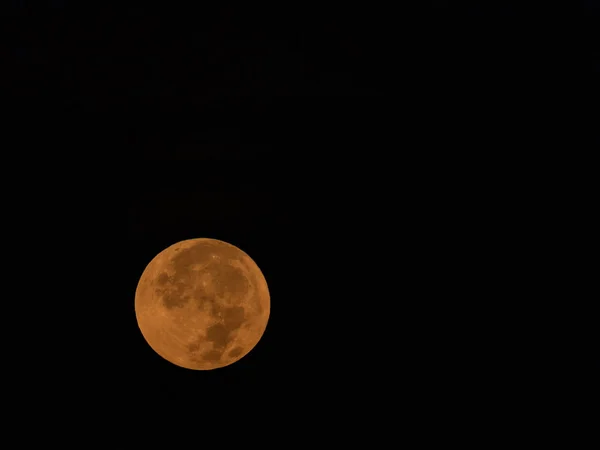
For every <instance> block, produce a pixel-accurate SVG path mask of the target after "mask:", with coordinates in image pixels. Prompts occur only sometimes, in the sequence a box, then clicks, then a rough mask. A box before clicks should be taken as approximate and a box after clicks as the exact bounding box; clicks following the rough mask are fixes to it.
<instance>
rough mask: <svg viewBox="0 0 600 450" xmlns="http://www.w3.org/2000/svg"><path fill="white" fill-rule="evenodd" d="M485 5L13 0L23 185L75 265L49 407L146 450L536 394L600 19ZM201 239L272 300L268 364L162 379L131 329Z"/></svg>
mask: <svg viewBox="0 0 600 450" xmlns="http://www.w3.org/2000/svg"><path fill="white" fill-rule="evenodd" d="M471 3H472V4H462V5H455V4H454V3H452V4H451V2H443V1H438V2H430V3H427V4H423V5H421V6H419V7H416V6H404V5H402V6H400V8H399V9H398V10H396V11H394V12H392V11H391V10H390V11H385V10H376V9H375V8H370V7H369V8H367V7H358V6H356V7H350V6H347V5H346V6H344V8H330V9H327V8H318V9H311V8H308V7H300V6H298V7H291V6H285V7H278V6H277V7H269V8H266V7H265V8H262V9H261V8H260V7H255V6H254V5H252V6H251V7H250V6H247V7H239V8H237V7H236V8H233V7H209V6H201V7H199V8H197V9H192V8H190V7H187V8H183V9H182V8H176V7H171V6H170V5H162V6H161V7H158V6H157V7H154V6H150V5H146V6H143V7H139V8H138V7H125V6H121V7H119V8H116V9H111V8H109V7H106V6H104V7H100V8H97V9H94V8H91V7H89V6H86V7H82V6H80V5H74V4H72V3H70V2H64V1H63V2H51V5H50V6H49V7H48V8H45V9H43V10H39V9H37V8H33V7H30V6H29V5H28V4H27V2H14V4H13V9H12V10H11V11H12V13H11V14H9V15H8V16H6V17H7V22H6V23H7V25H8V28H9V30H10V31H13V32H14V33H11V41H10V42H9V52H8V53H7V54H8V60H9V63H8V64H7V66H6V67H7V69H6V71H5V73H4V75H3V76H5V77H7V86H10V93H9V94H8V95H7V96H6V99H7V102H6V105H8V106H9V108H10V117H9V119H8V121H7V122H6V128H7V130H10V131H15V132H16V133H15V134H16V138H15V139H14V140H12V141H10V142H11V144H10V146H11V147H12V149H13V151H14V155H15V158H14V159H10V157H8V159H7V164H6V166H5V169H4V170H5V172H6V177H7V179H10V177H11V176H18V177H19V180H20V181H19V182H18V183H19V185H23V186H27V187H28V188H24V192H25V191H27V190H28V189H30V190H31V191H32V192H35V193H34V194H31V195H32V198H31V201H28V202H27V203H26V204H25V205H26V206H22V205H21V206H18V208H19V210H20V211H22V212H21V213H20V214H21V215H22V216H24V215H25V214H27V216H28V217H29V215H33V216H34V219H32V220H30V221H26V223H28V224H30V225H27V226H26V228H27V231H28V232H31V234H34V235H39V234H40V233H41V234H44V235H49V236H51V238H50V239H46V240H47V241H50V243H49V244H47V245H48V247H49V248H48V250H47V251H48V252H52V254H53V255H56V256H55V257H54V259H53V261H57V262H56V264H57V265H58V266H60V267H65V265H67V264H68V266H69V267H73V268H72V269H69V270H68V271H66V270H64V269H63V270H62V271H61V277H60V278H59V280H63V281H61V283H65V281H64V280H65V278H68V279H69V280H71V281H70V284H72V286H73V287H72V288H71V289H69V290H68V291H69V292H68V293H61V294H60V295H63V296H68V297H69V298H71V297H73V302H64V309H65V310H64V311H62V308H59V309H61V311H60V320H58V322H57V323H60V324H61V325H60V326H56V327H51V328H52V329H51V330H50V331H49V333H48V335H47V336H48V337H47V339H49V340H51V341H52V342H53V344H48V347H52V348H69V349H71V350H69V351H67V352H62V353H61V355H58V356H57V355H56V354H54V355H53V356H52V357H51V359H50V362H48V363H46V364H47V365H48V366H49V367H53V369H52V370H53V374H45V375H37V376H39V377H41V378H40V379H43V380H44V383H42V384H43V385H44V386H46V387H47V389H48V390H49V391H53V392H55V391H56V388H55V386H56V385H60V386H63V385H64V388H62V389H61V392H62V394H61V396H62V397H64V398H69V399H73V397H76V400H78V401H80V402H82V406H81V407H83V408H84V409H87V408H90V407H91V408H93V409H94V410H95V411H96V410H97V411H100V410H104V409H103V408H104V406H102V405H105V404H106V403H109V404H110V407H108V408H107V409H106V411H105V412H103V413H102V417H104V419H103V420H104V421H105V422H103V423H105V426H106V427H107V429H110V430H112V429H113V426H114V425H115V423H116V422H117V419H118V418H119V419H122V418H123V417H125V418H126V420H125V423H126V424H128V425H127V426H126V427H125V430H127V431H129V432H132V433H133V434H134V435H135V436H137V437H138V438H142V437H143V436H144V435H146V431H144V430H145V429H147V427H151V428H154V427H157V428H164V429H170V428H169V426H168V425H167V424H166V423H165V421H173V423H179V427H180V428H181V425H182V422H187V421H188V420H190V421H191V422H192V426H193V427H199V428H202V426H203V425H201V424H202V423H205V422H203V420H204V419H205V418H212V419H214V420H215V421H216V422H221V424H222V425H223V424H224V429H230V426H229V425H228V424H231V428H235V429H230V430H229V431H228V433H229V434H233V435H235V434H236V433H238V432H237V431H236V430H237V427H239V426H241V424H242V423H247V424H252V425H253V426H256V425H257V424H259V423H263V424H264V425H263V426H268V427H274V426H275V425H274V424H275V423H282V424H283V425H288V426H290V427H293V428H295V427H296V426H298V423H301V424H303V425H301V426H300V428H301V430H300V431H297V432H296V434H294V436H297V437H298V439H301V438H302V437H307V436H312V435H313V433H314V430H316V429H321V427H323V428H324V429H325V430H328V431H329V432H330V433H334V431H333V430H334V429H335V426H334V425H333V424H332V423H331V422H332V418H333V417H335V418H336V419H335V422H336V423H339V424H340V426H342V427H347V426H350V425H348V423H349V422H350V423H351V422H352V419H354V420H357V419H356V416H355V415H356V414H358V411H362V412H361V413H360V416H364V412H365V411H371V412H370V413H368V414H367V415H371V413H373V414H375V412H378V415H380V414H381V412H382V411H383V410H384V409H385V408H387V410H388V411H397V414H398V418H396V419H394V418H393V417H394V416H387V415H385V417H386V418H387V419H386V420H384V419H381V420H380V421H379V425H378V426H380V427H383V428H384V429H387V428H388V425H386V424H387V421H390V425H389V427H391V428H394V427H398V426H399V425H398V423H399V422H402V423H403V424H406V421H407V420H408V421H410V420H413V421H414V422H415V423H422V422H421V419H422V418H423V417H430V416H435V415H438V414H442V415H443V414H449V413H450V412H451V411H453V410H457V409H466V410H469V411H477V410H479V408H490V407H491V408H492V409H494V408H500V409H501V406H500V405H502V407H504V406H506V405H507V404H509V403H510V402H509V401H508V400H507V398H511V394H514V392H515V391H519V392H524V391H527V392H532V390H535V389H534V388H533V386H539V385H540V383H541V381H543V380H541V381H540V379H539V378H534V377H533V375H530V374H528V371H527V370H526V369H525V368H524V367H529V366H528V365H531V360H532V359H535V358H534V357H533V356H532V355H539V354H540V353H543V352H542V351H541V350H540V346H541V345H542V344H541V343H540V342H542V341H543V339H542V337H540V336H538V335H536V334H535V332H533V331H527V330H531V328H532V320H533V319H531V317H532V316H531V314H530V313H532V311H533V310H535V306H536V305H533V303H535V299H534V298H532V297H535V296H534V295H533V294H532V293H531V291H529V290H528V289H524V288H517V286H518V285H520V284H521V282H523V281H527V280H530V279H531V277H532V276H533V275H532V273H533V268H534V266H535V263H534V262H533V261H534V258H535V257H536V255H538V256H539V252H540V251H542V250H540V248H539V247H538V244H539V242H538V240H541V237H540V236H542V235H543V231H544V226H543V225H540V223H539V222H538V221H537V220H536V217H537V215H538V214H540V213H541V210H542V209H544V207H545V206H546V202H547V201H549V200H548V199H547V194H548V192H549V191H548V190H549V189H550V188H549V187H548V186H547V185H545V184H544V183H543V182H540V181H539V178H538V177H546V176H549V175H552V173H550V172H551V170H552V169H550V168H549V167H551V166H553V164H556V163H557V162H560V161H561V158H563V156H564V152H563V151H562V150H564V149H565V148H566V143H567V142H569V145H570V146H571V147H572V146H573V145H575V144H574V143H573V139H575V138H574V136H575V137H578V136H580V134H581V132H580V131H581V129H582V127H583V128H585V126H586V124H588V122H590V121H591V118H590V117H589V116H588V117H587V118H586V117H585V116H584V115H583V114H582V113H581V112H582V111H585V105H583V106H582V104H585V102H586V101H589V99H590V98H591V96H590V95H587V94H591V91H587V90H586V89H588V88H589V86H591V85H592V84H591V83H590V81H592V80H594V79H595V80H597V75H598V66H597V64H598V63H597V52H596V53H593V52H592V49H591V48H590V44H589V43H590V42H592V39H593V36H592V27H591V24H592V23H593V19H594V17H595V16H594V14H596V15H597V9H594V8H593V7H592V5H591V4H585V5H584V4H578V3H577V2H574V3H573V4H572V6H570V7H568V8H567V7H563V8H560V9H558V8H556V9H552V8H553V6H551V5H546V6H544V8H542V9H539V10H538V9H529V10H527V9H524V8H523V7H522V6H518V5H517V4H516V2H515V3H514V4H513V3H510V2H509V3H506V2H487V3H486V6H483V7H482V6H475V2H471ZM565 111H569V112H570V113H569V114H567V115H565V114H564V113H565ZM11 154H12V153H11ZM16 156H19V157H20V158H17V157H16ZM21 159H23V163H20V162H18V163H17V162H15V161H17V160H18V161H21ZM32 165H33V166H32ZM22 167H29V169H27V170H24V171H23V175H16V174H17V173H21V172H20V171H18V169H19V168H22ZM31 167H33V169H31ZM26 174H27V175H26ZM32 174H33V175H32ZM22 195H29V194H25V193H23V194H22ZM11 223H12V222H11ZM16 224H17V227H23V225H22V224H21V222H20V221H16ZM30 228H31V229H30ZM194 237H212V238H216V239H222V240H225V241H228V242H231V243H233V244H234V245H236V246H238V247H240V248H242V249H243V250H244V251H246V252H247V253H248V254H249V255H251V257H252V258H253V259H254V260H255V261H256V262H257V263H258V265H259V266H260V267H261V269H262V271H263V273H264V274H265V277H266V279H267V282H268V283H269V287H270V292H271V300H272V312H271V318H270V321H269V325H268V328H267V331H266V333H265V335H264V337H263V339H262V340H261V342H260V343H259V345H258V346H257V347H256V349H255V350H253V351H252V352H251V353H250V354H249V355H248V356H247V357H245V358H243V359H242V360H241V361H240V362H239V363H236V364H234V365H232V366H230V367H227V368H224V369H222V370H217V371H210V372H193V371H186V370H183V369H180V368H178V367H175V366H173V365H171V364H169V363H167V362H165V361H163V360H161V358H160V357H158V356H157V355H155V354H154V353H153V351H152V350H151V349H150V347H148V345H147V344H146V343H145V341H144V340H143V337H142V335H141V333H140V332H139V329H138V328H137V324H136V321H135V314H134V310H133V300H134V293H135V288H136V285H137V281H138V280H139V277H140V275H141V274H142V271H143V270H144V268H145V266H146V264H147V263H148V262H149V261H150V260H151V259H152V258H153V257H154V256H155V255H156V254H157V253H158V252H160V251H161V250H162V249H164V248H165V247H167V246H169V245H171V244H172V243H175V242H178V241H180V240H184V239H189V238H194ZM523 242H525V244H523ZM52 264H55V263H52ZM48 283H49V284H52V285H54V284H55V283H56V281H52V280H49V281H48ZM45 306H46V307H48V305H45ZM48 309H49V314H55V313H56V312H57V311H56V308H55V305H52V307H48ZM69 315H76V316H77V318H76V319H75V318H74V319H72V320H71V319H69V320H65V317H69ZM40 320H41V319H40ZM46 326H47V325H46ZM44 329H45V328H44ZM74 336H78V337H77V338H76V339H75V341H76V343H74V342H73V340H74ZM54 341H56V343H55V344H54ZM36 373H38V372H36ZM536 373H537V372H536ZM57 380H60V381H61V382H60V383H58V382H57ZM65 380H66V381H65ZM524 398H525V400H527V396H525V397H523V396H521V401H523V399H524ZM90 405H92V406H90ZM368 405H370V406H368ZM465 405H467V406H465ZM96 414H100V413H99V412H96ZM388 414H393V413H392V412H389V413H388ZM146 415H147V417H148V418H150V421H148V422H145V423H147V424H148V425H146V426H145V427H146V428H144V427H142V426H141V425H134V423H137V421H138V419H137V418H138V417H141V416H144V417H146ZM469 417H470V416H469ZM219 418H221V419H219ZM263 418H264V419H263ZM292 418H293V419H292ZM143 420H146V419H143ZM361 420H362V419H361ZM361 420H359V422H360V421H361ZM469 420H471V419H469ZM129 421H130V422H129ZM139 423H142V419H141V418H140V419H139ZM194 423H195V425H194ZM266 423H268V424H269V425H266ZM294 424H295V425H294ZM345 424H346V425H345ZM138 426H139V427H142V428H136V427H138ZM207 426H208V425H207ZM404 426H407V425H404ZM304 427H305V428H306V430H309V431H310V432H304V431H302V430H303V429H304ZM193 429H194V430H196V428H193ZM132 430H134V431H132ZM197 432H198V431H194V433H197ZM203 433H204V431H203ZM211 433H215V434H218V433H217V431H215V429H213V428H211ZM241 433H242V432H241V431H240V432H239V434H241ZM259 433H262V432H261V431H260V429H258V428H255V429H254V434H253V435H252V439H261V440H262V439H263V438H262V437H260V436H259ZM298 434H300V435H299V436H298ZM218 436H221V435H220V434H218ZM201 439H202V438H194V442H202V441H201ZM215 439H217V440H219V439H221V437H217V438H215Z"/></svg>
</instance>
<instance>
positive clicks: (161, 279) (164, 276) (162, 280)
mask: <svg viewBox="0 0 600 450" xmlns="http://www.w3.org/2000/svg"><path fill="white" fill-rule="evenodd" d="M168 281H169V274H168V273H166V272H163V273H161V274H160V275H159V276H158V277H156V284H158V285H159V286H164V285H165V284H167V282H168Z"/></svg>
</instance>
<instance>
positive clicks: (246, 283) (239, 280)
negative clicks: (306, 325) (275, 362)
mask: <svg viewBox="0 0 600 450" xmlns="http://www.w3.org/2000/svg"><path fill="white" fill-rule="evenodd" d="M270 302H271V300H270V296H269V290H268V287H267V282H266V280H265V278H264V276H263V274H262V272H261V271H260V269H259V268H258V266H257V265H256V263H255V262H254V261H253V260H252V259H251V258H250V257H249V256H248V255H247V254H246V253H244V252H243V251H242V250H240V249H239V248H237V247H235V246H233V245H231V244H228V243H226V242H223V241H218V240H215V239H191V240H187V241H182V242H178V243H177V244H174V245H172V246H170V247H168V248H167V249H165V250H163V251H162V252H161V253H159V254H158V255H157V256H156V257H155V258H154V259H153V260H152V261H151V262H150V264H148V266H147V267H146V269H145V270H144V273H143V274H142V276H141V278H140V281H139V283H138V287H137V290H136V293H135V313H136V317H137V322H138V325H139V327H140V330H141V331H142V334H143V336H144V338H145V339H146V341H147V342H148V344H149V345H150V347H152V349H153V350H154V351H155V352H156V353H158V354H159V355H160V356H162V357H163V358H164V359H166V360H167V361H170V362H172V363H173V364H176V365H178V366H181V367H185V368H188V369H194V370H210V369H216V368H220V367H225V366H228V365H230V364H232V363H234V362H236V361H238V360H239V359H241V358H243V357H244V356H245V355H246V354H248V352H250V350H252V349H253V348H254V346H255V345H256V344H257V343H258V341H259V340H260V338H261V337H262V335H263V333H264V331H265V328H266V326H267V322H268V319H269V314H270Z"/></svg>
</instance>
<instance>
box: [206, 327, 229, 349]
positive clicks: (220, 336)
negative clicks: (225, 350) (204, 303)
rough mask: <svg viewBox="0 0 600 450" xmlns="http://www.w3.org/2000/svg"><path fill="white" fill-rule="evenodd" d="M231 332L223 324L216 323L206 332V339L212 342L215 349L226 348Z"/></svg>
mask: <svg viewBox="0 0 600 450" xmlns="http://www.w3.org/2000/svg"><path fill="white" fill-rule="evenodd" d="M228 337H229V331H228V330H227V328H226V327H225V325H223V324H222V323H216V324H214V325H211V326H210V327H208V330H206V339H207V340H209V341H211V342H212V343H213V345H214V346H215V347H225V345H226V344H227V338H228Z"/></svg>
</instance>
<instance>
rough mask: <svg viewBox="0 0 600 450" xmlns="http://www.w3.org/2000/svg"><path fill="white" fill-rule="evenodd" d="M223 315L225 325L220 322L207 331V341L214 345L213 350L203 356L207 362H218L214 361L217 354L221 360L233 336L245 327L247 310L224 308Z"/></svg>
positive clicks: (237, 307) (235, 307)
mask: <svg viewBox="0 0 600 450" xmlns="http://www.w3.org/2000/svg"><path fill="white" fill-rule="evenodd" d="M219 310H221V308H219ZM222 315H223V323H220V322H219V323H216V324H214V325H211V326H210V327H209V328H208V330H207V331H206V339H207V340H208V341H210V342H212V343H213V349H212V350H210V351H208V352H206V353H205V354H203V355H202V358H203V359H204V360H206V361H216V360H218V359H212V358H214V357H215V355H216V354H217V353H218V354H219V358H220V357H221V355H222V354H223V351H224V349H225V347H227V344H229V337H230V336H231V334H232V333H233V332H234V331H236V330H237V329H239V328H240V327H241V326H242V325H243V323H244V319H245V310H244V308H242V307H239V306H234V307H231V308H222Z"/></svg>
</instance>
